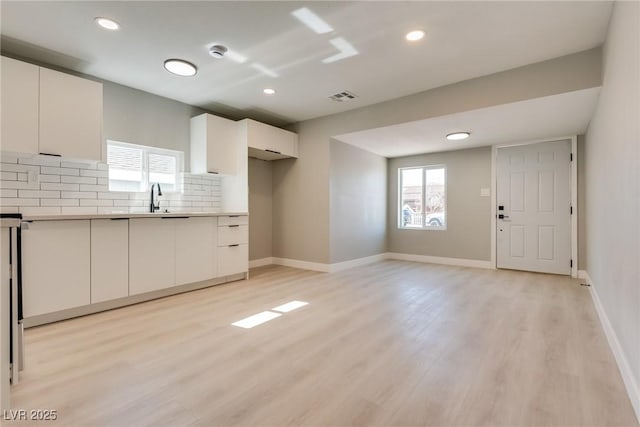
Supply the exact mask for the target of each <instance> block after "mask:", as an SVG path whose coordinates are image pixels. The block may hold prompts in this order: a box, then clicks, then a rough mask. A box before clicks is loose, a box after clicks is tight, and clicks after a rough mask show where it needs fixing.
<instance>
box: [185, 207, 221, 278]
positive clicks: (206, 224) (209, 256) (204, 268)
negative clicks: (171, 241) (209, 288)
mask: <svg viewBox="0 0 640 427" xmlns="http://www.w3.org/2000/svg"><path fill="white" fill-rule="evenodd" d="M174 223H175V233H176V285H182V284H185V283H193V282H200V281H203V280H208V279H213V278H214V277H216V276H217V270H218V266H217V258H216V253H217V249H218V248H217V244H216V241H217V233H218V220H217V218H215V217H191V218H178V219H175V220H174Z"/></svg>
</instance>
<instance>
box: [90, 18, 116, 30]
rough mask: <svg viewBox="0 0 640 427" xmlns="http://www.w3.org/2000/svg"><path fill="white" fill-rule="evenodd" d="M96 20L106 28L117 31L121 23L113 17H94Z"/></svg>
mask: <svg viewBox="0 0 640 427" xmlns="http://www.w3.org/2000/svg"><path fill="white" fill-rule="evenodd" d="M94 21H95V22H96V24H98V25H100V26H101V27H102V28H104V29H106V30H112V31H115V30H117V29H118V28H120V24H118V23H117V22H116V21H114V20H113V19H109V18H101V17H97V18H96V19H94Z"/></svg>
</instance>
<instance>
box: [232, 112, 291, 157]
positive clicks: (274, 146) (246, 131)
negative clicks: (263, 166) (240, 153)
mask: <svg viewBox="0 0 640 427" xmlns="http://www.w3.org/2000/svg"><path fill="white" fill-rule="evenodd" d="M239 123H240V126H241V129H242V130H241V133H242V136H243V137H244V138H246V145H247V147H248V148H249V156H250V157H255V158H258V159H262V160H278V159H286V158H291V157H293V158H297V157H298V135H297V134H296V133H294V132H289V131H288V130H284V129H280V128H277V127H275V126H271V125H267V124H265V123H260V122H257V121H255V120H251V119H244V120H241V121H240V122H239Z"/></svg>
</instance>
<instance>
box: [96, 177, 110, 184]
mask: <svg viewBox="0 0 640 427" xmlns="http://www.w3.org/2000/svg"><path fill="white" fill-rule="evenodd" d="M98 185H109V178H98Z"/></svg>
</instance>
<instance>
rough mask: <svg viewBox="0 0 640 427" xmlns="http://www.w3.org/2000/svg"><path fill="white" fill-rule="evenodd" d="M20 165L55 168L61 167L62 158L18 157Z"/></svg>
mask: <svg viewBox="0 0 640 427" xmlns="http://www.w3.org/2000/svg"><path fill="white" fill-rule="evenodd" d="M18 163H20V164H22V165H35V166H55V167H60V157H55V156H33V157H29V156H25V157H22V156H20V157H18Z"/></svg>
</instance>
